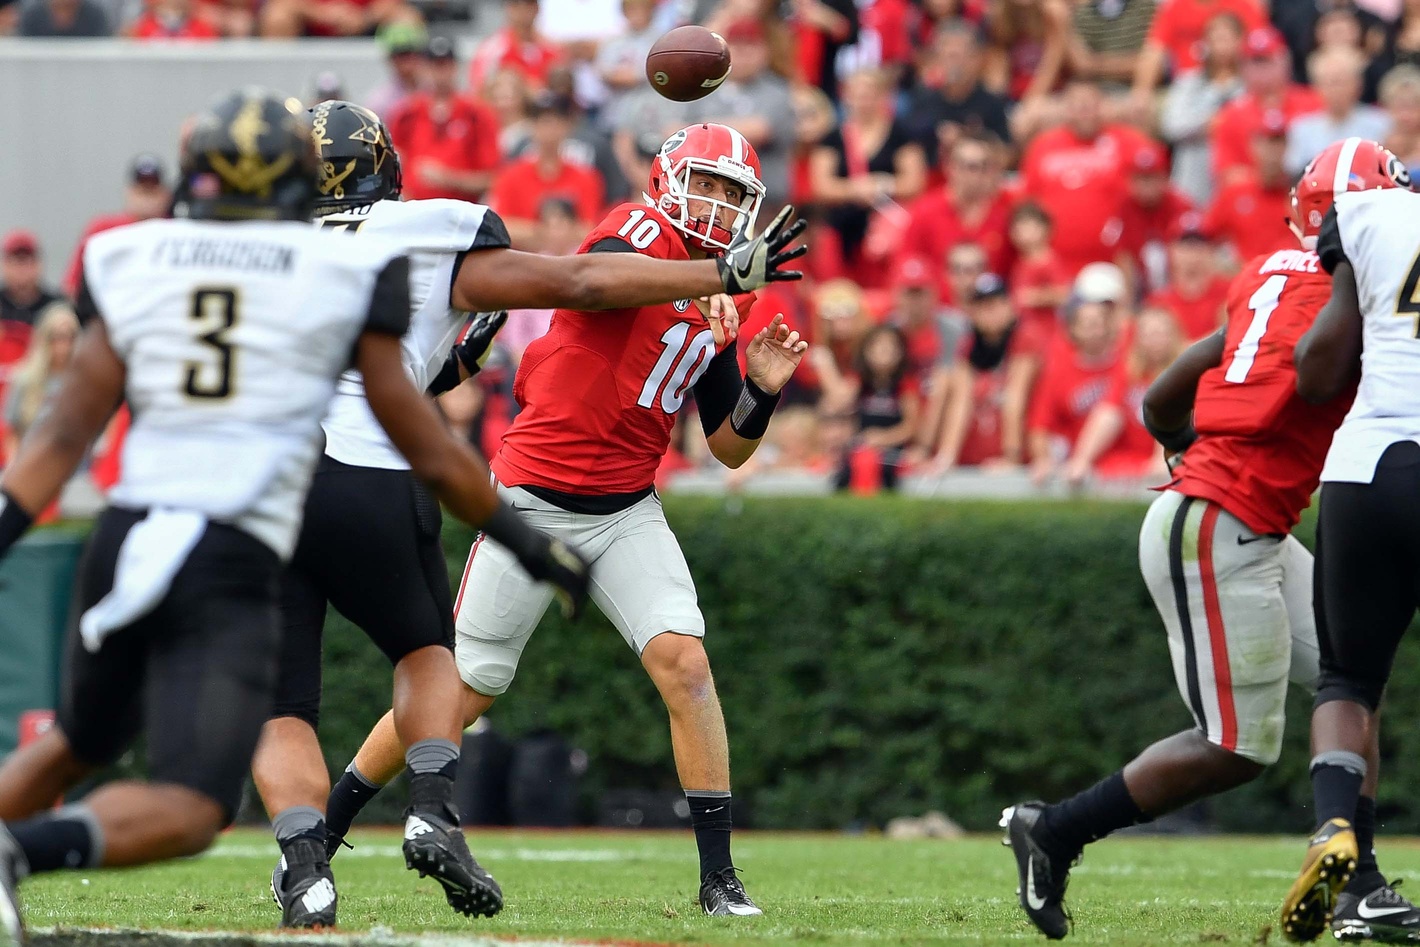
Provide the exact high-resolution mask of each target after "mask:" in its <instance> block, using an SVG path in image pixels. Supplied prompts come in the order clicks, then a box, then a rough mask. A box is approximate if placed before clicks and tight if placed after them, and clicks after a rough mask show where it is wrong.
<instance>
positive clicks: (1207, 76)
mask: <svg viewBox="0 0 1420 947" xmlns="http://www.w3.org/2000/svg"><path fill="white" fill-rule="evenodd" d="M1203 36H1204V43H1205V47H1206V48H1205V51H1204V54H1203V60H1202V63H1201V64H1200V65H1199V67H1198V68H1197V69H1191V70H1189V71H1188V72H1185V73H1184V74H1183V75H1181V76H1178V77H1177V78H1175V79H1174V81H1173V84H1172V85H1170V86H1169V90H1168V92H1167V93H1166V94H1165V95H1164V104H1163V108H1162V109H1161V110H1160V113H1159V134H1160V135H1161V136H1162V137H1163V139H1164V140H1165V141H1167V142H1169V143H1170V144H1172V145H1173V182H1174V184H1175V185H1177V186H1178V188H1179V189H1180V190H1181V191H1183V193H1185V194H1187V195H1188V196H1189V198H1190V199H1191V200H1192V201H1193V202H1194V203H1196V204H1199V205H1204V204H1207V203H1208V202H1209V201H1210V200H1212V198H1213V188H1214V181H1213V143H1212V141H1211V140H1210V138H1209V132H1210V130H1211V129H1212V126H1213V120H1214V119H1215V118H1216V117H1217V115H1218V113H1219V112H1220V111H1221V110H1222V108H1223V106H1224V105H1226V104H1227V103H1229V102H1231V101H1232V100H1233V99H1235V98H1237V97H1238V96H1239V95H1241V94H1242V93H1243V80H1242V74H1241V69H1242V51H1243V25H1242V21H1241V20H1239V19H1238V18H1237V17H1235V16H1233V15H1232V14H1231V13H1220V14H1218V15H1217V16H1215V17H1213V19H1211V20H1209V21H1208V27H1207V29H1206V31H1205V32H1204V34H1203Z"/></svg>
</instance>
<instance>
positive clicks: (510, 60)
mask: <svg viewBox="0 0 1420 947" xmlns="http://www.w3.org/2000/svg"><path fill="white" fill-rule="evenodd" d="M561 55H562V52H561V50H560V49H558V48H557V45H556V44H555V43H549V42H548V41H547V40H544V39H541V38H539V39H534V40H533V41H532V42H531V43H524V42H523V41H522V40H520V39H518V38H517V37H516V36H514V35H513V32H512V30H508V29H503V30H499V31H498V32H497V33H494V34H493V35H492V36H490V37H488V38H487V39H486V40H484V41H483V42H482V43H480V44H479V46H478V49H477V50H475V51H474V54H473V61H472V62H471V63H469V67H468V87H469V89H471V90H472V91H473V92H475V93H482V91H483V86H484V83H486V82H487V81H488V80H489V79H490V78H491V77H492V76H493V74H494V73H496V72H498V71H500V70H502V69H511V70H513V71H514V72H516V73H518V74H519V75H521V76H522V77H523V79H525V80H526V81H527V83H528V85H530V86H532V87H533V88H534V89H541V88H542V87H544V86H546V85H547V73H548V70H549V69H551V68H552V66H553V65H554V64H555V63H556V62H557V60H558V59H559V58H560V57H561Z"/></svg>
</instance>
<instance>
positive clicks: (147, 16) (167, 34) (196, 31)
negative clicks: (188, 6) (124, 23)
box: [128, 10, 221, 40]
mask: <svg viewBox="0 0 1420 947" xmlns="http://www.w3.org/2000/svg"><path fill="white" fill-rule="evenodd" d="M128 35H129V36H130V37H132V38H133V39H150V40H155V39H189V40H191V39H198V40H203V39H218V38H219V37H220V35H221V34H219V33H218V32H217V31H216V30H215V29H214V28H213V27H212V26H211V25H210V24H209V23H207V22H206V21H205V20H200V19H198V18H197V17H188V18H187V19H185V20H183V21H182V22H181V23H174V24H168V23H164V22H163V21H162V19H160V18H159V17H158V15H157V14H155V13H154V12H153V11H152V10H149V11H147V12H146V13H144V14H143V15H142V16H140V17H138V19H136V20H134V21H133V25H131V26H130V27H128Z"/></svg>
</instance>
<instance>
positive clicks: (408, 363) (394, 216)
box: [316, 199, 509, 470]
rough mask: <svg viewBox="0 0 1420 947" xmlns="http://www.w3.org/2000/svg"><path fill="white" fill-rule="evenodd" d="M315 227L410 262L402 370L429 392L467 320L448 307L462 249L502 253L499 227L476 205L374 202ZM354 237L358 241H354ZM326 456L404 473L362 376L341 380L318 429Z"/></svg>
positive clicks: (503, 235) (503, 236)
mask: <svg viewBox="0 0 1420 947" xmlns="http://www.w3.org/2000/svg"><path fill="white" fill-rule="evenodd" d="M316 225H317V226H319V227H321V228H322V229H325V230H334V231H340V232H343V233H346V234H351V233H353V234H357V235H358V237H364V236H365V235H366V234H368V235H370V236H373V237H378V238H379V239H381V240H387V241H390V242H392V243H394V244H396V245H397V246H398V247H399V248H400V252H402V253H405V254H408V256H409V301H410V319H409V331H408V332H407V333H405V336H404V339H403V346H404V368H405V371H407V372H408V373H409V377H410V379H412V380H413V382H414V386H415V387H416V388H418V389H419V390H420V391H423V390H424V389H425V388H427V387H429V382H430V381H432V380H433V377H434V375H435V374H437V373H438V371H439V368H440V367H441V366H442V365H443V364H444V359H445V358H447V357H448V354H449V349H451V348H452V347H453V345H454V343H455V342H457V341H458V338H459V333H460V332H461V331H462V329H463V325H464V322H465V321H466V320H467V318H468V313H466V312H461V311H460V310H457V309H454V308H452V307H451V305H450V301H449V293H450V290H451V289H452V287H453V279H454V267H455V265H456V264H457V261H458V255H459V254H460V253H462V252H464V251H465V250H475V249H488V248H494V247H506V246H508V245H509V241H508V230H507V228H506V227H504V226H503V221H502V220H501V219H499V217H498V215H497V214H495V213H493V212H492V211H491V210H489V209H488V208H487V207H485V206H483V205H482V204H470V203H468V202H466V201H453V200H443V199H439V200H427V201H405V202H403V203H401V202H400V201H377V202H375V203H374V204H368V205H366V206H364V207H360V208H357V209H355V210H353V211H347V212H344V213H340V214H331V215H329V216H326V217H317V218H316ZM358 237H357V240H358ZM323 426H324V427H325V436H326V445H325V453H326V455H327V456H328V457H331V458H333V459H335V460H338V461H340V462H341V463H342V464H350V465H352V466H355V467H378V468H381V469H384V470H407V469H409V464H408V463H407V462H406V461H405V459H404V457H403V456H402V455H401V454H400V452H399V451H398V449H396V448H395V446H394V445H393V444H391V443H390V440H389V437H388V436H387V435H386V434H385V432H384V428H382V427H380V423H379V422H378V421H376V420H375V415H374V413H373V412H371V411H370V406H369V404H368V403H366V401H365V383H364V381H363V380H362V379H361V378H360V373H359V372H357V371H354V370H351V371H347V372H346V373H345V374H344V375H342V376H341V377H340V384H339V386H338V387H337V389H336V396H335V400H334V401H332V402H331V404H330V414H328V415H327V416H326V419H325V422H324V425H323Z"/></svg>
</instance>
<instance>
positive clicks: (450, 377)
mask: <svg viewBox="0 0 1420 947" xmlns="http://www.w3.org/2000/svg"><path fill="white" fill-rule="evenodd" d="M507 321H508V310H506V309H500V310H498V311H497V312H480V313H477V314H476V315H474V316H473V318H472V319H470V320H469V324H468V332H467V333H466V334H465V335H464V337H463V340H462V341H460V342H459V343H458V344H457V345H455V346H454V347H453V348H451V349H449V355H448V358H446V359H444V364H443V366H442V367H441V368H440V369H439V373H438V374H437V375H435V376H434V378H433V380H431V381H430V382H429V387H428V389H427V393H428V394H431V395H442V394H443V393H444V392H446V391H452V390H453V389H455V388H457V387H458V386H459V385H461V384H463V381H464V379H465V377H467V378H472V377H473V376H474V375H477V374H478V373H479V371H481V370H482V368H483V364H484V363H485V362H487V361H488V356H489V355H490V354H491V353H492V352H493V337H494V336H496V335H497V334H498V330H499V329H501V328H503V324H504V323H506V322H507ZM460 368H462V369H463V371H462V372H461V371H460V370H459V369H460ZM465 372H466V373H467V375H465V374H464V373H465Z"/></svg>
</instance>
